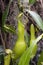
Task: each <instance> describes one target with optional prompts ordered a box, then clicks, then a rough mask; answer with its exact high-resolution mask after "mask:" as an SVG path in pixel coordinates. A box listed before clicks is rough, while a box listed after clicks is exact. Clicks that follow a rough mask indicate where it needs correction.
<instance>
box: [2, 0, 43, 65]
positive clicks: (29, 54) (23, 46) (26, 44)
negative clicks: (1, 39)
mask: <svg viewBox="0 0 43 65" xmlns="http://www.w3.org/2000/svg"><path fill="white" fill-rule="evenodd" d="M11 2H12V0H10V1H9V4H8V6H7V7H6V10H5V11H4V13H3V15H2V30H4V32H5V31H6V32H10V33H13V34H14V33H16V31H15V28H14V27H13V26H11V25H7V24H6V19H7V16H8V12H9V7H10V4H11ZM35 2H36V1H35V0H29V3H30V4H34V3H35ZM26 12H28V13H29V14H30V16H31V17H32V18H33V19H34V21H35V23H36V27H38V28H39V29H41V30H42V31H43V21H42V19H41V17H40V16H39V15H38V14H37V13H36V12H34V11H31V10H26ZM22 14H23V12H22V13H21V14H20V15H19V16H18V28H17V29H18V31H17V32H18V33H17V36H18V38H17V41H16V44H15V46H14V47H13V50H11V49H5V54H7V55H6V56H4V65H10V61H11V59H12V60H13V62H15V61H16V60H17V59H18V58H19V62H18V65H29V64H28V63H29V62H30V60H31V59H32V58H34V56H35V54H36V52H37V48H38V47H37V43H38V42H39V40H40V39H42V38H43V33H42V34H41V35H40V36H39V37H37V38H36V36H35V28H34V25H33V24H31V25H30V37H29V36H28V34H27V31H26V30H25V25H23V23H22V21H21V18H20V17H21V16H22ZM42 60H43V52H42V53H41V55H40V58H39V60H38V63H37V64H38V65H40V63H41V64H43V61H42Z"/></svg>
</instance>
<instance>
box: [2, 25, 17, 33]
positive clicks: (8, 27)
mask: <svg viewBox="0 0 43 65" xmlns="http://www.w3.org/2000/svg"><path fill="white" fill-rule="evenodd" d="M3 29H4V30H5V31H6V32H11V33H13V34H15V33H16V31H15V28H14V27H13V26H11V25H4V28H3Z"/></svg>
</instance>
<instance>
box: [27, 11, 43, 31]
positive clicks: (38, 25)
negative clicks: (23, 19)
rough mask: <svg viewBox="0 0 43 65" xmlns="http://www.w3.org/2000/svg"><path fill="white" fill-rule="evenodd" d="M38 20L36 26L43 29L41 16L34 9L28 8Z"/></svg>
mask: <svg viewBox="0 0 43 65" xmlns="http://www.w3.org/2000/svg"><path fill="white" fill-rule="evenodd" d="M26 11H27V12H28V13H29V14H30V15H31V16H32V18H33V19H34V21H35V22H36V24H37V25H36V26H37V27H38V28H39V29H41V30H42V31H43V21H42V19H41V17H40V16H39V15H38V14H37V13H36V12H34V11H30V10H26Z"/></svg>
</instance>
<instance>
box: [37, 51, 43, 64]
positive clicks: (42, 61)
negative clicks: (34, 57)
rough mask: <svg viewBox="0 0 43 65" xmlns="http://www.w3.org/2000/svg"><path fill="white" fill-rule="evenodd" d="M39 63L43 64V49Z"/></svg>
mask: <svg viewBox="0 0 43 65" xmlns="http://www.w3.org/2000/svg"><path fill="white" fill-rule="evenodd" d="M37 65H43V51H42V52H41V54H40V57H39V60H38V63H37Z"/></svg>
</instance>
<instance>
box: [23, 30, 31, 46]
mask: <svg viewBox="0 0 43 65" xmlns="http://www.w3.org/2000/svg"><path fill="white" fill-rule="evenodd" d="M24 38H25V42H26V43H27V45H28V46H29V45H30V36H28V33H27V31H25V33H24Z"/></svg>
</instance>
